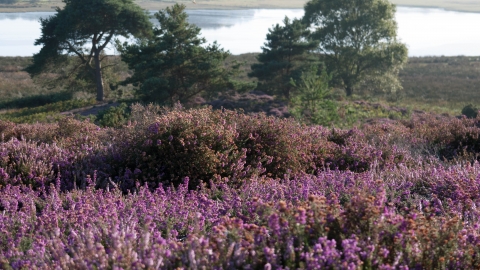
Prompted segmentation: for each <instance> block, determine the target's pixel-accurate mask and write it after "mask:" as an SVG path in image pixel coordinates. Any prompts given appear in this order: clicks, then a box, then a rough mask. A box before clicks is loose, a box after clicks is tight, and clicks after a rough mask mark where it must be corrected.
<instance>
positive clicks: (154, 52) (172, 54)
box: [120, 4, 235, 104]
mask: <svg viewBox="0 0 480 270" xmlns="http://www.w3.org/2000/svg"><path fill="white" fill-rule="evenodd" d="M184 10H185V5H179V4H175V5H174V6H172V7H167V8H166V9H165V10H160V11H159V12H158V13H156V14H155V18H156V19H157V20H158V22H159V23H160V25H159V27H157V28H154V30H153V32H154V38H153V39H146V40H139V41H138V42H137V43H136V44H131V45H128V44H124V46H122V48H121V49H120V50H121V52H122V60H123V61H125V62H126V63H127V64H128V66H129V68H130V69H132V70H134V71H135V73H134V75H133V76H132V77H130V78H129V79H127V80H126V81H125V83H133V84H135V85H137V86H138V87H139V93H140V96H141V97H143V99H144V100H147V101H155V102H159V103H164V104H174V103H176V102H182V103H183V102H187V101H188V100H189V99H191V98H192V97H195V96H197V95H204V96H213V95H215V94H217V93H218V92H220V91H222V90H225V89H227V88H234V87H235V84H234V82H233V81H232V80H231V79H230V77H231V75H233V74H234V72H235V68H226V67H225V66H224V61H225V59H226V58H227V57H228V56H229V55H230V53H229V52H228V51H225V50H223V49H222V48H220V46H219V45H218V44H217V43H216V42H214V43H213V44H210V45H207V46H205V43H206V40H205V38H202V37H200V31H201V29H200V28H199V27H197V26H195V25H193V24H189V23H188V22H187V18H188V15H187V14H186V13H185V11H184Z"/></svg>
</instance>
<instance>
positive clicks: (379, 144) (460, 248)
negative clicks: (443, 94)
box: [0, 105, 480, 269]
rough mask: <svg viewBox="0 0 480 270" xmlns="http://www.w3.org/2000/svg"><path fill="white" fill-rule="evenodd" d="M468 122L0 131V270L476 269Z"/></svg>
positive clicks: (222, 119)
mask: <svg viewBox="0 0 480 270" xmlns="http://www.w3.org/2000/svg"><path fill="white" fill-rule="evenodd" d="M478 121H479V120H478V119H455V118H447V117H436V116H431V115H425V116H423V117H414V118H413V119H412V120H409V121H403V122H392V123H388V124H372V125H367V126H364V127H361V128H355V129H352V130H338V129H334V130H331V129H326V128H323V127H319V126H303V125H300V124H297V123H296V122H294V121H292V120H288V119H278V118H273V117H267V116H264V115H245V114H242V113H238V112H233V111H212V110H211V109H199V110H179V109H175V110H170V111H168V110H159V109H158V108H154V107H152V106H150V107H140V106H138V105H137V106H134V108H133V117H132V119H131V121H130V122H129V124H127V125H125V126H124V127H121V128H117V129H105V128H99V127H97V126H95V125H93V124H91V123H89V122H80V121H76V120H73V119H65V120H63V121H62V122H59V123H56V124H49V125H15V124H11V123H8V122H0V132H1V133H2V134H3V140H2V141H1V142H0V268H1V269H177V268H181V269H182V268H183V269H478V268H480V233H479V232H480V228H479V224H480V223H479V222H480V221H479V217H480V209H478V206H479V205H480V163H478V162H477V161H476V158H477V157H476V155H475V154H476V152H477V148H476V147H478V146H477V139H478V134H480V128H479V126H480V125H478Z"/></svg>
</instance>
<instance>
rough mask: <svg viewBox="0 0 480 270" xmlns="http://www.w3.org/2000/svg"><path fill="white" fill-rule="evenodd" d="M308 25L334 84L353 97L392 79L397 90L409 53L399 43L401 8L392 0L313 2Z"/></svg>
mask: <svg viewBox="0 0 480 270" xmlns="http://www.w3.org/2000/svg"><path fill="white" fill-rule="evenodd" d="M303 21H304V23H306V24H307V25H309V26H311V27H312V28H313V29H314V31H313V33H312V37H313V38H314V39H315V40H317V41H318V44H319V45H318V48H317V49H318V53H319V55H320V57H321V58H322V60H323V61H324V62H325V64H326V67H327V71H328V73H329V74H330V75H331V76H332V82H333V84H334V85H337V86H342V87H344V88H345V90H346V93H347V95H351V94H352V93H353V91H354V88H355V87H356V86H358V85H359V84H361V83H362V81H365V80H377V81H378V79H379V78H386V79H389V82H390V86H391V87H392V88H395V87H396V86H398V85H399V83H398V79H397V74H398V71H399V69H400V68H401V67H402V66H403V64H404V63H406V61H407V56H408V50H407V48H406V46H405V45H404V44H402V43H400V42H399V41H398V40H397V38H396V36H397V24H396V22H395V5H393V4H391V3H390V2H389V1H388V0H362V1H358V0H311V1H310V2H308V3H307V4H306V5H305V15H304V18H303Z"/></svg>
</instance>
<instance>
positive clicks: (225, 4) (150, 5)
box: [0, 0, 480, 12]
mask: <svg viewBox="0 0 480 270" xmlns="http://www.w3.org/2000/svg"><path fill="white" fill-rule="evenodd" d="M136 2H137V3H138V4H139V5H140V6H141V7H142V8H144V9H148V10H158V9H163V8H165V7H168V6H171V5H173V4H174V3H182V4H185V5H186V6H187V9H252V8H262V9H268V8H276V9H282V8H289V9H290V8H303V6H304V4H305V3H306V2H307V1H306V0H228V1H225V0H195V2H196V3H193V1H192V0H182V1H147V0H138V1H136ZM392 2H393V3H394V4H396V5H398V6H411V7H432V8H443V9H447V10H455V11H466V12H480V1H478V0H475V1H474V0H458V1H451V0H420V1H419V0H392ZM56 6H62V3H61V2H60V1H50V2H41V4H36V5H31V4H28V3H26V2H25V4H22V5H16V6H6V5H0V12H34V11H53V10H54V7H56Z"/></svg>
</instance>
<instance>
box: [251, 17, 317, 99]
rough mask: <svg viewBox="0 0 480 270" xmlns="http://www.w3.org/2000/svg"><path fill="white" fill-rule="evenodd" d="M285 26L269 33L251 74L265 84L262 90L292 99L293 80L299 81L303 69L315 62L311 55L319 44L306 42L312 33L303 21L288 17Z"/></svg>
mask: <svg viewBox="0 0 480 270" xmlns="http://www.w3.org/2000/svg"><path fill="white" fill-rule="evenodd" d="M283 24H284V25H283V26H280V25H279V24H276V25H275V26H274V27H273V28H271V29H269V30H268V33H267V42H265V46H263V47H262V53H261V54H259V55H258V57H257V59H258V61H259V62H260V63H258V64H253V65H252V72H251V73H249V74H248V75H249V76H250V77H256V78H258V80H259V81H260V82H261V83H260V84H259V85H258V87H257V88H258V89H260V90H263V91H265V92H267V93H269V94H276V95H279V96H281V97H284V98H285V99H287V100H289V99H290V96H291V91H292V89H293V86H292V85H291V84H290V79H291V78H294V79H298V77H299V76H300V73H301V69H302V68H303V67H304V66H306V65H308V62H309V61H310V60H312V59H311V58H310V59H309V55H308V54H307V52H308V51H310V50H313V49H314V48H315V47H316V46H317V45H316V42H312V41H309V40H307V39H306V37H307V36H308V35H309V33H310V32H309V31H308V30H307V29H306V27H305V25H303V24H302V22H301V21H300V20H297V19H294V20H290V19H289V18H288V17H285V19H284V20H283Z"/></svg>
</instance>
